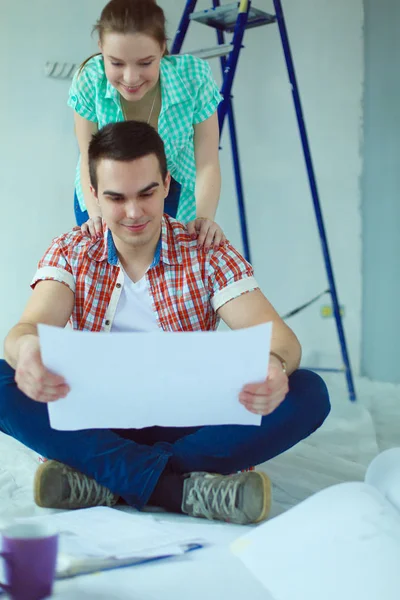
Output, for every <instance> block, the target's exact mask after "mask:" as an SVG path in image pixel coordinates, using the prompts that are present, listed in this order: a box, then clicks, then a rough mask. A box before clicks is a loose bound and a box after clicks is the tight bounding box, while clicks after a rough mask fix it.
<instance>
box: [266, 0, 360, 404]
mask: <svg viewBox="0 0 400 600" xmlns="http://www.w3.org/2000/svg"><path fill="white" fill-rule="evenodd" d="M273 3H274V7H275V12H276V16H277V22H278V27H279V33H280V36H281V41H282V46H283V51H284V55H285V61H286V67H287V71H288V76H289V81H290V84H291V87H292V95H293V102H294V106H295V111H296V118H297V124H298V127H299V132H300V138H301V143H302V147H303V154H304V160H305V163H306V168H307V175H308V180H309V184H310V190H311V196H312V201H313V204H314V212H315V217H316V221H317V227H318V232H319V236H320V242H321V247H322V254H323V258H324V262H325V268H326V274H327V277H328V282H329V288H330V292H331V297H332V303H333V313H334V316H335V321H336V328H337V333H338V337H339V343H340V347H341V352H342V358H343V362H344V366H345V373H346V379H347V385H348V389H349V395H350V400H352V401H354V400H356V393H355V388H354V382H353V376H352V370H351V364H350V357H349V354H348V350H347V344H346V337H345V333H344V328H343V322H342V317H341V314H340V303H339V298H338V293H337V288H336V282H335V276H334V273H333V267H332V261H331V257H330V252H329V246H328V239H327V235H326V229H325V224H324V218H323V215H322V210H321V203H320V199H319V192H318V186H317V181H316V177H315V171H314V165H313V160H312V156H311V149H310V143H309V140H308V134H307V128H306V124H305V120H304V113H303V107H302V103H301V98H300V91H299V86H298V83H297V76H296V71H295V67H294V62H293V56H292V51H291V47H290V43H289V36H288V33H287V28H286V21H285V17H284V14H283V8H282V3H281V0H273Z"/></svg>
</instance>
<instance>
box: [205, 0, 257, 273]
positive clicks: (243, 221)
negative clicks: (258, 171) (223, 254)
mask: <svg viewBox="0 0 400 600" xmlns="http://www.w3.org/2000/svg"><path fill="white" fill-rule="evenodd" d="M213 6H214V8H218V7H219V6H221V3H220V0H213ZM245 8H247V6H246V7H245ZM216 34H217V41H218V44H220V45H223V44H225V41H226V40H225V34H224V32H223V31H221V30H220V29H217V30H216ZM226 63H227V58H226V57H225V56H221V57H220V64H221V72H222V76H223V75H224V71H225V68H226ZM228 126H229V133H230V139H231V150H232V159H233V172H234V176H235V185H236V194H237V199H238V209H239V219H240V230H241V234H242V243H243V254H244V257H245V259H246V260H247V261H248V262H249V263H251V253H250V240H249V234H248V227H247V215H246V207H245V202H244V192H243V178H242V171H241V167H240V156H239V145H238V142H237V133H236V123H235V113H234V110H233V97H232V94H230V96H229V105H228ZM221 134H222V129H220V138H221Z"/></svg>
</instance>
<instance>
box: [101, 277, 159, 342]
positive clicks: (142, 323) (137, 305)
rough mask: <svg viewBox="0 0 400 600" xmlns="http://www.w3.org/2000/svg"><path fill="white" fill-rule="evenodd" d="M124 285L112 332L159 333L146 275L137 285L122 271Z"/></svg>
mask: <svg viewBox="0 0 400 600" xmlns="http://www.w3.org/2000/svg"><path fill="white" fill-rule="evenodd" d="M122 271H123V274H124V285H123V286H122V290H121V295H120V297H119V300H118V304H117V309H116V311H115V317H114V321H113V324H112V327H111V331H119V332H121V331H131V332H132V331H158V330H159V329H160V327H159V325H158V321H157V314H156V311H155V310H154V308H153V302H152V299H151V296H150V289H149V285H148V282H147V278H146V275H143V277H142V279H139V281H137V282H136V283H134V282H133V281H132V279H130V278H129V277H128V275H127V274H126V272H125V271H124V270H123V269H122Z"/></svg>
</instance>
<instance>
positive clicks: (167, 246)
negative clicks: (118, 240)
mask: <svg viewBox="0 0 400 600" xmlns="http://www.w3.org/2000/svg"><path fill="white" fill-rule="evenodd" d="M168 219H169V217H166V216H165V215H164V216H163V218H162V222H161V236H160V239H159V240H158V244H157V247H156V251H155V254H154V258H153V262H152V263H151V265H150V267H149V268H150V269H151V268H153V267H156V266H157V265H158V264H159V263H160V261H161V262H163V263H165V264H167V265H173V264H181V263H182V260H183V259H182V254H181V252H180V249H179V244H178V243H177V240H176V239H175V237H174V234H173V230H172V228H171V225H170V223H169V220H168ZM88 255H89V256H90V258H92V259H93V260H95V261H97V262H104V261H107V262H108V263H109V264H110V265H112V266H118V265H119V259H118V252H117V249H116V247H115V243H114V239H113V236H112V233H111V231H110V229H108V227H107V226H106V225H104V229H103V236H102V237H101V238H100V239H98V240H94V241H93V243H92V244H91V245H90V246H89V248H88Z"/></svg>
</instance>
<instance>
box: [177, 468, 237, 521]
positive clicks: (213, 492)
mask: <svg viewBox="0 0 400 600" xmlns="http://www.w3.org/2000/svg"><path fill="white" fill-rule="evenodd" d="M240 485H241V481H240V480H239V479H238V478H233V477H232V478H229V479H227V478H225V477H221V479H220V480H219V481H216V480H215V478H214V477H211V478H210V480H209V479H208V478H204V479H195V481H194V485H193V487H192V488H191V489H190V490H189V493H188V497H187V500H186V502H187V504H188V505H189V506H192V507H193V516H204V517H206V518H207V519H210V520H212V519H215V517H216V516H218V517H220V518H222V519H224V520H230V519H232V515H234V514H235V513H236V512H239V511H238V509H237V508H236V504H235V501H236V495H237V490H238V488H239V486H240Z"/></svg>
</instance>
